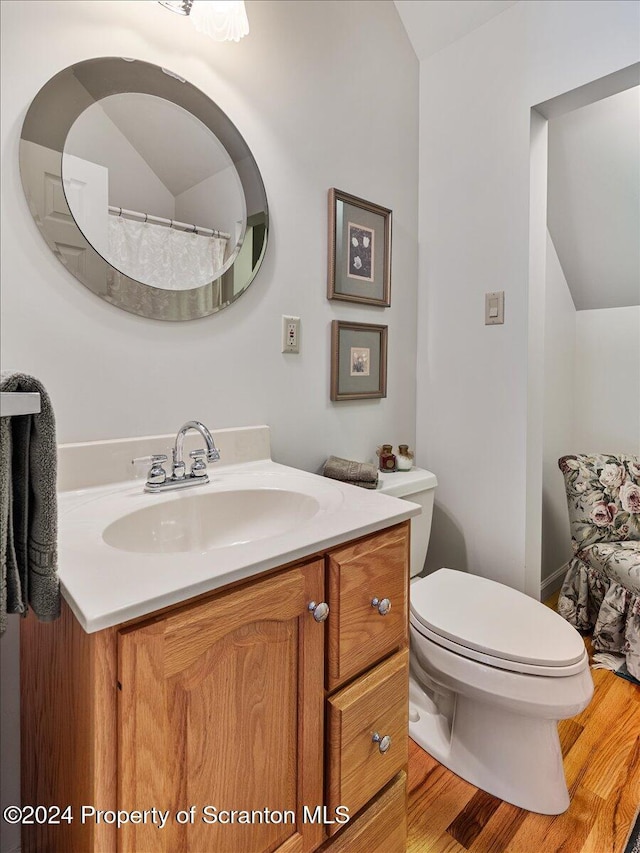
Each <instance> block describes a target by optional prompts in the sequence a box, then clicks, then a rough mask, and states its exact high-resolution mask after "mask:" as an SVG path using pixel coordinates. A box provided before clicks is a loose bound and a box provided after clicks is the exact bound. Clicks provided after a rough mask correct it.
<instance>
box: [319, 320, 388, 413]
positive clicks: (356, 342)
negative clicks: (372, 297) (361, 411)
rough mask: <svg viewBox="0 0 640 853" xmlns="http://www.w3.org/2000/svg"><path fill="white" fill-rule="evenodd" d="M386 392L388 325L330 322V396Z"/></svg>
mask: <svg viewBox="0 0 640 853" xmlns="http://www.w3.org/2000/svg"><path fill="white" fill-rule="evenodd" d="M386 396H387V326H374V325H371V324H370V323H345V322H342V321H341V320H334V321H333V322H332V323H331V399H332V400H336V401H338V400H364V399H367V398H371V397H386Z"/></svg>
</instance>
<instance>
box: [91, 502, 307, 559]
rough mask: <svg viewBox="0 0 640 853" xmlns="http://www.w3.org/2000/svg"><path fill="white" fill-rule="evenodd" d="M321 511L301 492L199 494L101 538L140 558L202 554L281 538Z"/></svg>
mask: <svg viewBox="0 0 640 853" xmlns="http://www.w3.org/2000/svg"><path fill="white" fill-rule="evenodd" d="M198 488H199V487H198ZM319 511H320V503H319V502H318V501H317V500H316V499H315V498H314V497H312V496H310V495H306V494H303V493H301V492H294V491H288V490H283V489H242V490H239V491H231V490H225V491H222V492H210V491H203V492H198V491H197V490H196V491H194V492H191V493H189V494H185V493H182V494H180V496H179V498H176V499H175V500H167V501H165V502H164V503H161V504H155V505H152V506H147V507H144V508H143V509H137V510H135V511H134V512H131V513H129V514H128V515H124V516H122V517H121V518H119V519H118V520H117V521H114V522H113V523H112V524H110V525H109V526H108V527H107V528H106V529H105V530H104V532H103V534H102V538H103V539H104V541H105V542H106V543H107V545H111V546H112V547H113V548H118V549H119V550H120V551H129V552H134V553H137V554H179V553H185V552H188V551H195V552H200V553H202V552H204V551H211V550H213V549H215V548H227V547H229V546H231V545H245V544H247V543H248V542H255V541H257V540H259V539H266V538H268V537H271V536H280V535H281V534H283V533H287V532H288V531H289V530H292V529H293V528H295V527H297V526H298V525H300V524H303V523H304V522H306V521H308V520H309V519H311V518H313V516H314V515H316V514H317V513H318V512H319Z"/></svg>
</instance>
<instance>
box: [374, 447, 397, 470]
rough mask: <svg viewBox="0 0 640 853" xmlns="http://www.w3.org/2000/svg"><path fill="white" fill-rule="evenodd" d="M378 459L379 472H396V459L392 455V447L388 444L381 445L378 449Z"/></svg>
mask: <svg viewBox="0 0 640 853" xmlns="http://www.w3.org/2000/svg"><path fill="white" fill-rule="evenodd" d="M378 458H379V460H380V465H379V467H380V470H381V471H395V470H396V457H395V454H394V453H393V447H392V446H391V445H390V444H383V445H382V447H381V448H380V453H379V454H378Z"/></svg>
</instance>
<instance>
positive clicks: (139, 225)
mask: <svg viewBox="0 0 640 853" xmlns="http://www.w3.org/2000/svg"><path fill="white" fill-rule="evenodd" d="M226 245H227V241H226V239H224V238H222V237H205V236H200V235H198V234H194V233H187V232H186V231H178V230H177V229H173V228H168V227H167V226H164V225H153V224H152V223H150V222H136V221H135V220H132V219H124V218H123V217H120V216H110V217H109V261H110V263H111V264H112V265H113V266H114V267H116V268H117V269H119V270H120V272H122V273H124V274H125V275H127V276H129V278H133V279H135V280H136V281H141V282H143V283H144V284H148V285H150V286H151V287H159V288H162V289H163V290H191V289H192V288H194V287H201V286H202V285H203V284H206V283H207V282H209V281H212V280H213V279H214V278H216V277H217V275H218V270H220V268H221V267H222V265H223V263H224V255H225V249H226Z"/></svg>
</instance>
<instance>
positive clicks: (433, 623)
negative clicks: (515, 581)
mask: <svg viewBox="0 0 640 853" xmlns="http://www.w3.org/2000/svg"><path fill="white" fill-rule="evenodd" d="M410 598H411V613H412V614H413V617H414V620H416V621H417V622H419V623H420V624H421V625H424V626H425V627H426V628H429V629H430V631H431V632H433V634H435V635H438V636H440V637H444V638H446V639H447V640H450V641H452V642H454V643H456V644H457V645H458V646H459V647H460V652H459V653H460V654H463V655H464V649H465V647H466V648H468V649H473V650H475V651H478V652H482V653H484V654H487V655H491V656H492V657H495V658H499V659H502V660H510V661H518V662H520V663H526V664H530V665H532V666H552V667H553V666H570V665H571V664H574V663H577V662H578V661H580V660H581V659H582V658H583V657H584V643H583V641H582V638H581V636H580V634H578V632H577V631H576V629H575V628H573V627H572V626H571V625H570V624H569V623H568V622H566V621H565V620H564V619H563V618H562V617H561V616H559V615H558V614H557V613H555V612H554V611H553V610H551V609H550V608H548V607H545V606H544V604H541V603H540V602H539V601H535V600H534V599H533V598H530V597H529V596H528V595H524V593H522V592H518V591H517V590H515V589H511V587H508V586H505V585H504V584H501V583H497V582H496V581H492V580H488V579H487V578H482V577H479V576H478V575H468V574H466V573H465V572H458V571H453V570H452V569H439V570H438V571H437V572H434V573H433V574H432V575H428V576H427V577H426V578H421V579H420V580H418V581H417V582H416V583H413V584H412V585H411V596H410Z"/></svg>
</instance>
